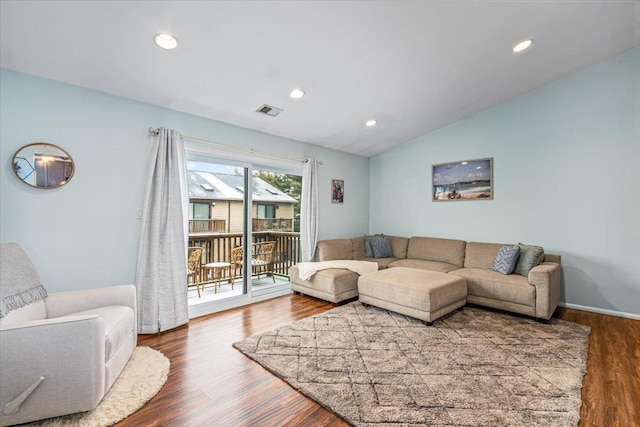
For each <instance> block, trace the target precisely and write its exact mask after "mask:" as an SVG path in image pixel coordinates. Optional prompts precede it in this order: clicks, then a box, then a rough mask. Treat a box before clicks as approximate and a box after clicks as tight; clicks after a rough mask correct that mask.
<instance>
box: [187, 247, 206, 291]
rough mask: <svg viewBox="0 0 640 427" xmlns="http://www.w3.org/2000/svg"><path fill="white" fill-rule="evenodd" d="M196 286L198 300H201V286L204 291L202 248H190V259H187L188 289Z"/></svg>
mask: <svg viewBox="0 0 640 427" xmlns="http://www.w3.org/2000/svg"><path fill="white" fill-rule="evenodd" d="M193 285H196V290H197V291H198V298H200V285H202V290H203V291H204V284H203V283H202V248H200V247H197V246H195V247H189V258H188V259H187V288H189V286H193Z"/></svg>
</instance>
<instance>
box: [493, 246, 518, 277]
mask: <svg viewBox="0 0 640 427" xmlns="http://www.w3.org/2000/svg"><path fill="white" fill-rule="evenodd" d="M519 256H520V246H517V245H516V246H507V245H505V246H503V247H501V248H500V250H499V251H498V255H496V260H495V262H494V263H493V268H492V270H493V271H497V272H498V273H500V274H511V273H513V270H514V268H516V262H518V257H519Z"/></svg>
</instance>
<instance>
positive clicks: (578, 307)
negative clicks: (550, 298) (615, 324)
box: [558, 302, 640, 320]
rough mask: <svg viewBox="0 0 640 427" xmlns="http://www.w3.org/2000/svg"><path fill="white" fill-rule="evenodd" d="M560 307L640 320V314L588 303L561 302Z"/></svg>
mask: <svg viewBox="0 0 640 427" xmlns="http://www.w3.org/2000/svg"><path fill="white" fill-rule="evenodd" d="M558 305H559V306H560V307H566V308H571V309H574V310H582V311H590V312H592V313H600V314H608V315H609V316H616V317H625V318H627V319H634V320H640V314H634V313H625V312H624V311H614V310H605V309H604V308H596V307H589V306H586V305H578V304H569V303H566V302H561V303H559V304H558Z"/></svg>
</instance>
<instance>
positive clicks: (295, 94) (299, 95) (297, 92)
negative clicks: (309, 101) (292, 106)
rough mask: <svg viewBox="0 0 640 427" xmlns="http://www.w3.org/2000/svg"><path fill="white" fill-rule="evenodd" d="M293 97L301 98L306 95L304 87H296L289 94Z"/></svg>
mask: <svg viewBox="0 0 640 427" xmlns="http://www.w3.org/2000/svg"><path fill="white" fill-rule="evenodd" d="M289 96H290V97H292V98H293V99H300V98H302V97H303V96H304V91H303V90H302V89H294V90H292V91H291V93H290V94H289Z"/></svg>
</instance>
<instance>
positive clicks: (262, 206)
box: [258, 203, 276, 219]
mask: <svg viewBox="0 0 640 427" xmlns="http://www.w3.org/2000/svg"><path fill="white" fill-rule="evenodd" d="M275 217H276V205H275V203H269V204H267V203H258V219H271V218H275Z"/></svg>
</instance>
